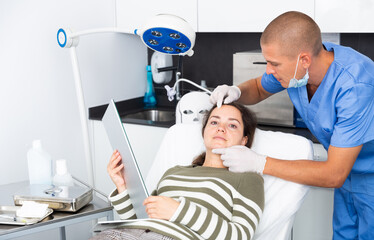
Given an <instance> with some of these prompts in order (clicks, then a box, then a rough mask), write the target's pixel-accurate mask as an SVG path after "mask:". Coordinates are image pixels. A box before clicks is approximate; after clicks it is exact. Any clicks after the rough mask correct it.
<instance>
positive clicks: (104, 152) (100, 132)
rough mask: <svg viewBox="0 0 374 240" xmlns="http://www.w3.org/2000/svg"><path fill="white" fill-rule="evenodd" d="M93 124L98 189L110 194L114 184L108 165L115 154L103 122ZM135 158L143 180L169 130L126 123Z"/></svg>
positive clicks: (94, 161)
mask: <svg viewBox="0 0 374 240" xmlns="http://www.w3.org/2000/svg"><path fill="white" fill-rule="evenodd" d="M91 122H92V126H93V127H92V132H93V134H92V136H93V137H92V142H93V143H92V145H91V146H93V163H94V164H93V165H94V178H95V185H96V188H97V189H99V190H101V191H103V192H104V193H106V194H109V193H110V191H112V190H113V188H114V184H113V183H112V180H111V179H110V177H109V176H108V173H107V170H106V169H107V164H108V161H109V159H110V156H111V155H112V153H113V149H112V146H111V145H110V142H109V139H108V136H107V134H106V132H105V128H104V126H103V124H102V122H101V121H91ZM124 127H125V130H126V133H127V137H128V139H129V141H130V144H131V147H132V150H133V152H134V155H135V158H136V160H137V162H138V164H139V168H140V171H141V172H142V175H143V178H145V177H146V176H147V174H148V171H149V169H150V167H151V166H152V162H153V160H154V158H155V155H156V153H157V151H158V149H159V148H160V145H161V141H162V139H163V137H164V136H165V133H166V131H167V128H162V127H151V126H144V125H136V124H127V123H124Z"/></svg>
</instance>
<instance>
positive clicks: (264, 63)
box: [253, 62, 268, 65]
mask: <svg viewBox="0 0 374 240" xmlns="http://www.w3.org/2000/svg"><path fill="white" fill-rule="evenodd" d="M253 64H263V65H266V64H268V63H267V62H253Z"/></svg>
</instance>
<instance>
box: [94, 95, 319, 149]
mask: <svg viewBox="0 0 374 240" xmlns="http://www.w3.org/2000/svg"><path fill="white" fill-rule="evenodd" d="M107 106H108V104H105V105H101V106H96V107H92V108H89V111H88V118H89V119H90V120H99V121H101V119H102V118H103V116H104V113H105V110H106V108H107ZM116 106H117V109H118V113H119V115H120V116H121V117H123V116H124V115H126V114H131V113H137V112H140V111H143V110H145V109H158V110H169V111H175V107H176V104H175V102H172V103H169V104H168V105H163V104H160V105H158V106H157V107H153V108H145V107H144V106H143V97H139V98H133V99H129V100H124V101H120V102H116ZM122 121H123V122H124V123H132V124H140V125H147V126H155V127H165V128H169V127H171V126H172V125H174V124H175V120H174V121H170V122H151V121H146V120H140V119H124V118H122ZM258 128H259V129H262V130H268V131H280V132H285V133H292V134H295V135H299V136H303V137H305V138H307V139H309V140H311V141H312V142H313V143H319V142H318V140H317V139H316V138H315V137H314V136H313V134H312V133H311V132H310V131H309V130H308V129H307V128H296V127H285V126H273V125H264V124H258Z"/></svg>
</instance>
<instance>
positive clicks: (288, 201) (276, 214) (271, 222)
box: [146, 123, 313, 240]
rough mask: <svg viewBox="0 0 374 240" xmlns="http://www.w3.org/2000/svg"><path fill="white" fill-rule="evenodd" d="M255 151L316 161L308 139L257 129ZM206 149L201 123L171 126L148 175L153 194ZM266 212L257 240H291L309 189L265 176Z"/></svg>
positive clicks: (262, 218) (148, 184)
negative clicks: (168, 174)
mask: <svg viewBox="0 0 374 240" xmlns="http://www.w3.org/2000/svg"><path fill="white" fill-rule="evenodd" d="M252 149H253V150H254V151H256V152H257V153H259V154H264V155H267V156H270V157H275V158H279V159H287V160H295V159H312V158H313V145H312V142H311V141H309V140H307V139H306V138H304V137H301V136H296V135H293V134H287V133H282V132H273V131H263V130H260V129H256V132H255V137H254V142H253V146H252ZM204 150H205V147H204V144H203V139H202V134H201V124H200V123H177V124H175V125H174V126H172V127H170V128H169V129H168V131H167V132H166V135H165V137H164V139H163V141H162V143H161V147H160V149H159V151H158V153H157V154H156V157H155V160H154V162H153V165H152V167H151V169H150V171H149V173H148V175H147V178H146V185H147V188H148V190H149V191H153V190H154V189H155V188H156V185H157V183H158V181H159V179H160V178H161V176H162V175H163V173H164V172H165V171H166V170H167V169H169V168H171V167H173V166H175V165H190V164H191V162H192V159H193V158H194V157H195V156H197V155H199V154H200V153H201V152H203V151H204ZM263 177H264V186H265V209H264V212H263V215H262V217H261V220H260V223H259V225H258V227H257V229H256V232H255V235H254V238H253V239H263V240H268V239H277V240H278V239H281V240H282V239H283V240H288V239H289V237H290V234H291V229H292V225H293V222H294V219H295V214H296V212H297V210H298V209H299V208H300V206H301V204H302V203H303V200H304V198H305V196H306V194H307V192H308V190H309V187H308V186H305V185H301V184H297V183H293V182H289V181H285V180H282V179H279V178H275V177H272V176H268V175H264V176H263Z"/></svg>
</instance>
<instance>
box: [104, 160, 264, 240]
mask: <svg viewBox="0 0 374 240" xmlns="http://www.w3.org/2000/svg"><path fill="white" fill-rule="evenodd" d="M152 195H157V196H166V197H171V198H173V199H175V200H177V201H179V202H180V205H179V207H178V209H177V210H176V212H175V213H174V215H173V216H172V218H171V219H170V220H169V221H166V220H158V219H139V220H138V221H134V222H129V223H127V224H126V225H124V226H125V227H128V228H140V229H150V230H152V231H154V232H157V233H160V234H163V235H165V236H170V237H172V238H174V239H218V240H220V239H240V240H241V239H251V238H252V237H253V235H254V231H255V230H256V227H257V225H258V222H259V220H260V217H261V215H262V211H263V209H264V181H263V178H262V177H261V176H260V175H258V174H255V173H232V172H230V171H228V170H227V169H224V168H211V167H202V166H176V167H173V168H171V169H169V170H167V171H166V172H165V174H164V176H163V177H162V178H161V180H160V182H159V183H158V186H157V190H155V191H153V192H152ZM109 199H110V201H111V202H112V204H113V206H114V208H115V210H116V211H117V212H118V214H119V216H120V218H121V219H134V218H136V215H135V212H134V210H133V209H132V204H131V200H130V197H129V195H128V193H127V191H124V192H122V193H121V194H118V192H117V190H114V191H113V192H112V193H111V194H110V196H109Z"/></svg>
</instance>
